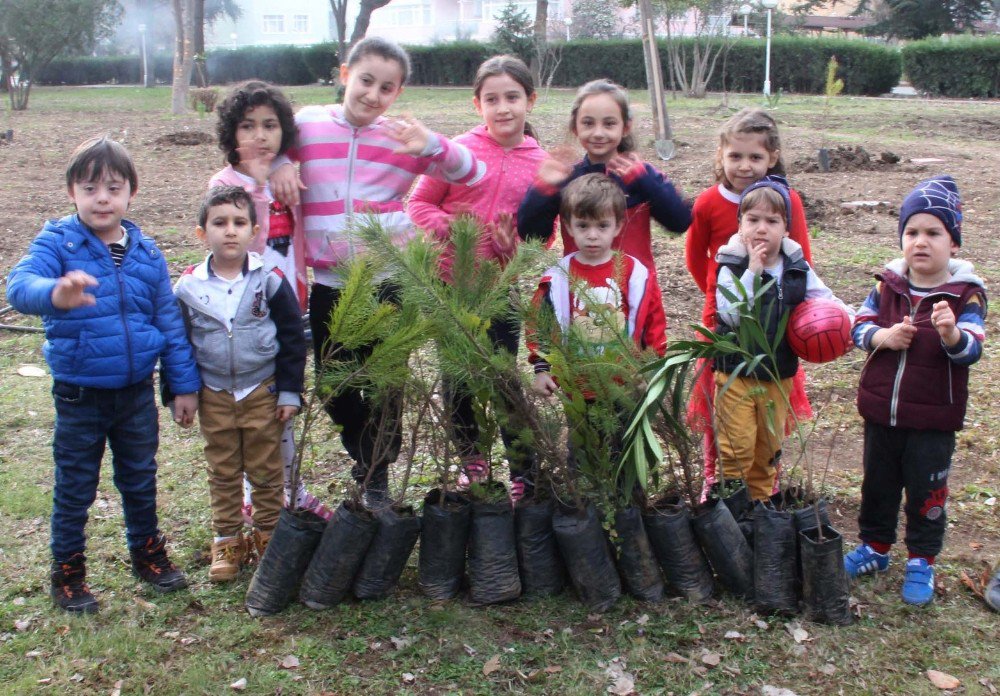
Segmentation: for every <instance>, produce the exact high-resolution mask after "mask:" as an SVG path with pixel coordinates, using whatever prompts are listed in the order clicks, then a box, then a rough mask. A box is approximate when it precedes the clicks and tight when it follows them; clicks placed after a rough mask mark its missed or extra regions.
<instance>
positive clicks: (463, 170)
mask: <svg viewBox="0 0 1000 696" xmlns="http://www.w3.org/2000/svg"><path fill="white" fill-rule="evenodd" d="M422 154H423V155H424V156H426V157H429V158H430V159H431V162H432V164H431V166H430V167H429V168H428V169H427V174H429V175H430V176H433V177H435V178H438V179H443V180H444V181H447V182H449V183H452V184H464V185H466V186H472V185H473V184H475V183H477V182H478V181H479V180H480V179H482V178H483V176H484V175H485V174H486V164H485V163H484V162H480V161H479V160H478V159H477V158H476V156H475V155H474V154H472V151H471V150H470V149H469V148H467V147H466V146H465V145H462V144H461V143H456V142H455V141H454V140H448V138H446V137H444V136H443V135H438V134H437V133H431V137H430V138H428V140H427V147H426V148H424V152H423V153H422Z"/></svg>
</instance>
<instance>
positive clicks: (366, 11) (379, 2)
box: [341, 0, 392, 62]
mask: <svg viewBox="0 0 1000 696" xmlns="http://www.w3.org/2000/svg"><path fill="white" fill-rule="evenodd" d="M390 2H392V0H361V8H360V9H359V10H358V18H357V19H356V20H354V31H352V32H351V46H353V45H354V44H356V43H357V42H358V41H361V39H363V38H365V34H367V33H368V25H369V24H371V21H372V12H374V11H375V10H377V9H379V8H380V7H385V6H386V5H388V4H389V3H390ZM345 58H346V56H345ZM341 62H343V60H341Z"/></svg>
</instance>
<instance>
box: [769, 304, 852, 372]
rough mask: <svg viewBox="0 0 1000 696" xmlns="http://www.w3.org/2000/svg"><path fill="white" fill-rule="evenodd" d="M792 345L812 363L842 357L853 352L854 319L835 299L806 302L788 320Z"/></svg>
mask: <svg viewBox="0 0 1000 696" xmlns="http://www.w3.org/2000/svg"><path fill="white" fill-rule="evenodd" d="M785 336H786V338H787V339H788V345H789V347H791V349H792V352H793V353H795V354H796V355H797V356H799V357H800V358H802V359H803V360H806V361H808V362H812V363H825V362H830V361H831V360H835V359H837V358H839V357H840V356H841V355H843V354H844V353H846V352H847V351H849V350H850V349H851V346H852V345H853V344H852V341H851V317H850V315H849V314H848V313H847V312H846V311H845V310H844V308H843V307H841V306H840V304H838V303H837V302H834V301H833V300H806V301H805V302H802V303H800V304H799V305H798V306H797V307H796V308H795V309H794V310H792V315H791V316H790V317H789V318H788V328H787V329H786V331H785Z"/></svg>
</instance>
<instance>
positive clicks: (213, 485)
mask: <svg viewBox="0 0 1000 696" xmlns="http://www.w3.org/2000/svg"><path fill="white" fill-rule="evenodd" d="M273 384H274V380H273V379H269V380H267V381H265V382H264V383H263V384H261V385H260V386H259V387H257V388H256V389H255V390H254V391H253V392H252V393H250V394H248V395H247V396H246V397H245V398H243V399H242V400H240V401H236V399H234V398H233V395H232V394H230V393H229V392H225V391H221V392H219V391H213V390H212V389H209V388H207V387H203V388H202V390H201V399H200V403H199V405H198V416H199V420H200V423H201V432H202V435H203V436H204V438H205V459H206V460H207V462H208V489H209V493H210V495H211V499H212V531H213V532H214V534H215V536H220V537H229V536H235V535H236V534H238V533H239V532H240V530H242V529H243V515H242V513H241V511H240V507H241V506H242V504H243V473H244V472H246V475H247V478H249V479H250V485H251V486H253V506H254V511H253V521H254V527H256V528H257V529H259V530H261V531H264V532H269V531H271V530H272V529H274V526H275V525H276V524H277V523H278V514H279V513H280V512H281V505H282V493H283V488H284V473H283V465H282V459H281V431H282V427H283V426H282V424H281V422H279V421H278V419H277V418H275V417H274V416H275V412H276V410H277V407H278V395H277V394H276V393H272V392H271V391H270V389H269V388H270V387H272V385H273Z"/></svg>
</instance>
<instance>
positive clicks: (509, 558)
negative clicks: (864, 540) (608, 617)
mask: <svg viewBox="0 0 1000 696" xmlns="http://www.w3.org/2000/svg"><path fill="white" fill-rule="evenodd" d="M782 507H783V505H782V496H780V495H779V496H775V498H774V499H773V500H772V503H771V504H767V505H765V504H763V503H756V504H755V505H753V506H751V504H750V499H749V497H747V495H746V489H745V488H740V489H739V490H738V491H737V492H736V493H735V494H733V495H730V496H729V497H727V498H725V499H709V501H708V502H706V503H705V504H704V505H701V506H699V507H698V508H697V509H696V510H695V511H694V513H693V514H692V512H691V510H690V509H689V508H688V507H687V506H685V505H683V504H679V503H678V501H676V500H664V501H661V502H660V503H658V504H657V505H655V506H654V507H653V508H651V509H650V510H648V511H647V512H641V511H640V510H639V509H638V508H628V509H626V510H622V511H620V512H618V513H616V515H615V519H614V537H615V542H614V543H611V542H610V541H609V539H608V535H607V534H606V533H605V531H604V529H603V528H602V525H601V520H600V517H599V516H598V514H597V511H596V509H595V508H594V506H588V507H586V508H584V509H582V510H580V509H569V508H564V507H563V506H561V505H556V504H554V503H553V502H552V501H546V502H530V501H522V502H521V503H520V504H519V505H518V506H517V508H516V509H511V506H510V505H509V503H506V502H502V503H487V502H470V501H469V500H468V499H466V498H463V497H461V496H459V495H457V494H454V493H449V494H448V495H447V496H442V494H441V492H440V491H438V490H434V491H431V493H429V494H428V495H427V497H426V499H425V501H424V508H423V517H422V518H421V517H420V516H416V515H414V514H413V511H412V509H410V508H406V509H403V510H400V509H398V508H385V509H384V510H382V511H379V512H377V513H374V514H373V513H369V512H368V511H366V510H364V509H363V508H361V507H360V506H356V505H352V504H350V503H346V502H345V503H344V504H342V505H341V506H340V507H339V508H338V509H337V511H336V513H335V514H334V516H333V518H332V519H331V520H330V521H329V522H328V523H327V522H325V521H323V520H321V519H320V518H318V517H315V516H314V515H311V514H310V513H296V512H292V511H290V510H288V509H285V510H282V513H281V518H280V520H279V523H278V526H277V527H276V528H275V531H274V535H273V536H272V538H271V543H270V544H269V545H268V548H267V551H266V552H265V553H264V556H263V557H262V558H261V560H260V565H259V566H258V568H257V571H256V573H255V574H254V577H253V579H252V580H251V582H250V587H249V588H248V590H247V596H246V607H247V610H248V611H249V613H250V614H251V615H253V616H266V615H269V614H274V613H277V612H279V611H281V610H282V609H284V608H285V607H286V606H287V605H288V603H289V602H291V601H292V599H294V597H295V595H296V592H297V593H298V597H299V600H300V601H301V602H302V603H303V604H305V605H306V606H308V607H310V608H312V609H325V608H328V607H331V606H334V605H336V604H338V603H340V602H341V601H343V600H344V599H345V598H346V597H347V595H348V593H353V594H354V596H355V597H357V598H358V599H381V598H384V597H387V596H389V595H390V594H391V593H392V592H393V590H394V589H395V586H396V583H397V582H398V581H399V577H400V575H402V572H403V569H404V567H405V566H406V562H407V560H408V559H409V556H410V554H411V552H412V551H413V547H414V545H415V544H416V541H417V538H418V537H419V538H420V556H419V581H420V589H421V590H422V591H423V593H424V594H425V595H426V596H427V597H429V598H431V599H438V600H440V599H450V598H452V597H454V596H456V595H457V594H458V592H459V591H460V589H461V587H462V582H463V579H465V580H467V583H468V589H469V599H470V601H471V602H472V603H473V604H476V605H485V604H496V603H500V602H507V601H511V600H514V599H517V598H518V597H520V596H521V595H522V594H523V595H526V596H544V595H553V594H558V593H560V592H562V590H563V588H564V586H565V584H566V577H567V575H568V577H569V580H570V581H571V582H572V585H573V587H574V589H575V590H576V593H577V595H578V596H579V598H580V600H581V601H582V602H584V603H585V604H586V605H587V606H588V607H589V608H591V609H593V610H595V611H605V610H607V609H608V608H610V607H611V606H612V605H613V604H614V603H615V601H616V600H617V599H618V597H619V596H621V592H622V587H623V586H624V589H625V590H626V591H627V592H629V593H630V594H632V595H633V596H635V597H636V598H638V599H639V600H642V601H647V602H658V601H661V600H662V599H663V598H664V595H665V592H666V590H665V585H666V586H667V587H669V589H670V590H672V591H673V592H674V593H676V594H679V595H681V596H684V597H686V598H687V599H689V600H690V601H693V602H705V601H707V600H708V599H709V598H710V597H711V596H712V594H713V591H714V585H715V581H714V578H713V571H714V575H715V576H717V577H718V581H719V583H720V584H721V585H722V587H723V588H724V589H725V590H726V591H728V592H729V593H731V594H733V595H735V596H738V597H741V598H744V599H745V600H747V601H751V602H753V603H754V604H755V606H757V608H758V609H760V610H762V611H765V612H776V613H783V614H795V613H798V612H799V611H800V609H801V610H803V611H804V613H805V615H806V617H807V618H809V619H810V620H813V621H818V622H825V623H832V624H848V623H850V622H851V612H850V606H849V595H848V586H847V577H846V574H845V572H844V567H843V561H842V556H843V542H842V538H841V536H840V534H839V533H837V532H836V531H835V530H834V529H833V528H832V527H831V526H830V524H829V520H828V518H827V513H826V505H825V501H820V502H819V503H818V504H817V505H809V506H806V507H802V508H798V509H794V510H783V509H781V508H782ZM734 513H735V514H734ZM664 580H665V581H666V582H664Z"/></svg>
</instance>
